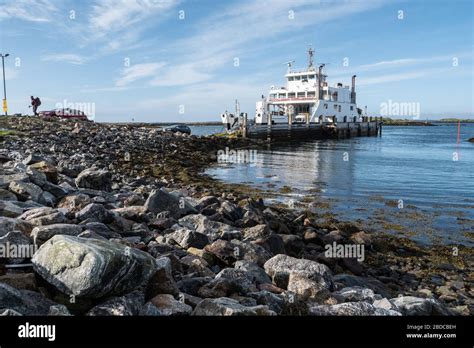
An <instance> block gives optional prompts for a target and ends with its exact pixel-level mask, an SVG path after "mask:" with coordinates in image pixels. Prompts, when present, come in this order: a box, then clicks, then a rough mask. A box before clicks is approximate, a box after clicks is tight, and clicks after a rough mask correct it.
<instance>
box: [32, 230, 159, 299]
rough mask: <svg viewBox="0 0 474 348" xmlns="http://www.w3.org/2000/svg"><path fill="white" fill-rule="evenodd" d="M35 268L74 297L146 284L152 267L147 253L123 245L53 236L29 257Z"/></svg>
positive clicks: (94, 295) (126, 290) (96, 294)
mask: <svg viewBox="0 0 474 348" xmlns="http://www.w3.org/2000/svg"><path fill="white" fill-rule="evenodd" d="M32 262H33V265H34V269H35V271H36V272H37V273H38V274H39V275H41V276H42V277H43V278H44V279H45V280H46V281H48V282H49V283H50V284H52V285H54V286H55V287H56V288H58V289H59V290H60V291H62V292H64V293H66V294H69V295H76V296H78V297H87V298H98V297H102V296H105V295H120V294H123V293H126V292H129V291H131V290H134V289H136V288H137V287H138V286H140V285H142V284H144V283H147V282H148V280H149V278H150V277H151V276H152V275H153V274H154V272H155V270H156V262H155V259H154V258H153V257H151V256H150V255H149V254H147V253H145V252H143V251H140V250H137V249H134V248H130V247H127V246H125V245H123V244H119V243H114V242H109V241H103V240H97V239H86V238H78V237H73V236H66V235H56V236H54V237H53V238H51V239H49V240H48V241H47V242H46V243H44V244H43V245H42V246H41V247H40V248H39V250H38V251H37V252H36V254H35V255H34V257H33V260H32Z"/></svg>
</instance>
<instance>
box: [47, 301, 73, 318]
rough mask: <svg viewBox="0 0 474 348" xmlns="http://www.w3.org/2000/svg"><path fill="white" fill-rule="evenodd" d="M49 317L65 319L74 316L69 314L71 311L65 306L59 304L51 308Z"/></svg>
mask: <svg viewBox="0 0 474 348" xmlns="http://www.w3.org/2000/svg"><path fill="white" fill-rule="evenodd" d="M48 316H54V317H64V316H72V314H71V312H69V309H68V308H67V307H66V306H65V305H62V304H57V305H53V306H51V307H49V312H48Z"/></svg>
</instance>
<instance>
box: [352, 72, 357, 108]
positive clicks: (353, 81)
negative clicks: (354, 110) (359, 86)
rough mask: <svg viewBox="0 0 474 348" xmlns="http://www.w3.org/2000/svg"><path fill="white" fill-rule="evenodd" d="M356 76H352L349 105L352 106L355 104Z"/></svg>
mask: <svg viewBox="0 0 474 348" xmlns="http://www.w3.org/2000/svg"><path fill="white" fill-rule="evenodd" d="M356 76H357V75H352V89H351V103H352V104H355V102H356V92H355V85H356Z"/></svg>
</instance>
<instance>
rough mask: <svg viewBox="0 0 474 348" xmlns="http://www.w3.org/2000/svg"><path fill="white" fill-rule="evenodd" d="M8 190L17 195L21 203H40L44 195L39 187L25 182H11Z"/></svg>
mask: <svg viewBox="0 0 474 348" xmlns="http://www.w3.org/2000/svg"><path fill="white" fill-rule="evenodd" d="M8 189H9V190H10V191H11V192H13V193H14V194H16V196H17V197H18V199H19V200H21V201H27V200H32V201H33V202H39V201H40V198H41V194H42V193H43V190H42V189H41V187H39V186H38V185H35V184H33V183H31V182H23V181H12V182H10V185H9V186H8Z"/></svg>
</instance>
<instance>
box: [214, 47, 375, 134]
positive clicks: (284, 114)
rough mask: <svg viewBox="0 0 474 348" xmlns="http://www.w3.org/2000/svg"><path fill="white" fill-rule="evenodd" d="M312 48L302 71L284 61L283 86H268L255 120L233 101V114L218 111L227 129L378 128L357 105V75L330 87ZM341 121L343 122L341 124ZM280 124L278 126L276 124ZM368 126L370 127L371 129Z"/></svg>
mask: <svg viewBox="0 0 474 348" xmlns="http://www.w3.org/2000/svg"><path fill="white" fill-rule="evenodd" d="M313 59H314V51H313V49H311V48H310V49H309V50H308V67H307V68H306V69H305V70H303V71H293V70H292V64H293V63H294V62H295V61H294V60H292V61H290V62H288V63H286V64H287V65H288V70H287V73H286V75H285V79H286V86H282V87H276V86H271V88H270V91H269V93H268V96H264V95H262V98H261V99H260V100H259V101H257V103H256V110H255V118H254V120H247V114H246V113H240V107H239V105H238V102H237V101H236V112H235V114H232V113H229V112H227V111H226V112H225V113H223V114H221V120H222V122H223V123H224V126H225V128H226V129H227V130H228V131H232V130H235V129H242V130H244V131H245V132H248V131H249V127H253V128H252V129H250V130H252V131H254V132H256V131H259V130H260V133H262V131H263V129H262V127H258V126H264V125H267V126H268V130H266V131H265V132H267V133H268V132H270V131H271V130H272V129H273V130H275V131H281V130H283V129H284V130H285V131H292V130H293V131H298V130H301V129H302V127H300V126H301V125H306V126H307V127H306V128H307V129H309V128H311V129H314V130H317V131H320V132H326V133H328V132H327V131H328V130H330V133H337V134H339V132H338V131H337V130H335V128H336V127H337V125H340V126H339V128H340V129H344V130H349V132H348V135H349V136H350V135H365V134H367V135H371V134H372V133H373V132H374V131H377V130H378V128H379V123H378V122H377V120H376V122H375V123H374V124H371V123H372V118H370V120H369V118H368V117H367V115H362V110H361V109H360V108H358V107H357V103H356V91H355V82H356V75H353V76H352V86H351V87H349V86H347V85H343V84H342V83H336V84H335V85H333V86H330V85H329V83H328V81H327V75H326V74H324V72H323V69H324V67H325V64H320V65H319V66H318V67H317V69H316V67H315V66H314V63H313ZM362 123H369V124H368V127H369V129H368V131H366V130H365V129H364V130H363V131H362V132H361V131H358V129H360V125H361V124H362ZM341 124H343V125H342V126H341ZM279 125H280V126H279ZM370 127H372V128H373V129H372V130H371V129H370Z"/></svg>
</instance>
